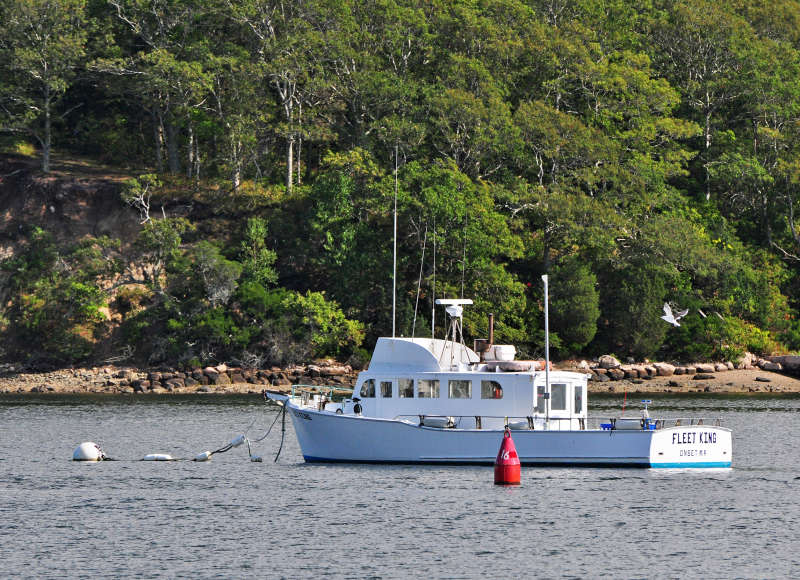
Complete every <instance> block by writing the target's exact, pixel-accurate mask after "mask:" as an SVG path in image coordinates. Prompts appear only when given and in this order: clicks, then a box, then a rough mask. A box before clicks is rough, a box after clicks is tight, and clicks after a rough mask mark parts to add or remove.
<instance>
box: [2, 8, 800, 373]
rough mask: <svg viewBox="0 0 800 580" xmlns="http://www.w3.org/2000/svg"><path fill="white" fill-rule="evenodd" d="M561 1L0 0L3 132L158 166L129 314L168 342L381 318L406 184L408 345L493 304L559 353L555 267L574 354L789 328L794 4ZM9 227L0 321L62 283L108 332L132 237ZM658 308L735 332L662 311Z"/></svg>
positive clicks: (684, 349) (295, 337) (133, 193)
mask: <svg viewBox="0 0 800 580" xmlns="http://www.w3.org/2000/svg"><path fill="white" fill-rule="evenodd" d="M557 4H558V5H557V6H556V5H555V4H552V3H543V2H533V3H526V2H523V1H521V0H486V1H482V2H457V3H452V2H451V3H446V2H445V3H441V2H440V3H436V2H434V3H425V4H424V5H423V4H419V5H417V4H408V3H405V4H404V3H400V4H397V3H392V2H388V3H386V2H377V3H374V2H373V3H363V2H361V3H358V2H352V1H350V0H345V1H343V2H338V3H331V2H324V1H321V0H311V1H308V2H300V3H297V2H295V3H288V4H286V5H285V6H282V9H281V10H277V11H276V10H273V9H272V8H274V7H272V6H271V5H268V4H265V3H263V2H256V1H251V0H235V1H232V2H228V3H226V4H225V5H224V6H222V5H220V4H219V3H215V2H210V3H209V2H198V1H197V0H186V1H180V2H178V1H171V0H170V1H164V2H158V3H155V4H153V3H149V2H145V1H143V0H131V1H128V2H120V3H116V2H114V3H113V7H112V8H113V9H112V10H108V6H107V5H105V4H103V3H102V2H101V3H96V2H95V3H86V2H85V1H84V0H53V1H49V2H44V1H43V0H11V1H10V2H6V4H3V5H2V7H0V128H2V130H3V131H4V132H5V133H7V134H10V135H11V136H12V137H13V138H14V139H17V137H18V136H24V137H26V138H28V139H31V138H32V139H34V140H36V142H38V146H39V149H40V150H41V151H42V152H43V153H44V152H45V151H49V137H48V136H47V135H48V134H49V133H48V131H50V130H52V132H53V135H54V138H55V142H56V143H63V144H70V145H71V146H72V147H74V148H75V150H76V151H79V152H92V153H93V154H96V155H98V156H100V157H102V158H103V159H111V160H117V162H118V163H120V164H125V165H127V166H128V167H138V168H144V169H141V170H138V171H137V173H136V175H138V176H137V177H136V178H135V179H132V180H130V181H129V182H127V183H126V184H125V185H124V186H123V188H122V192H121V196H122V199H123V201H124V202H125V203H128V204H130V205H132V206H133V207H134V208H136V209H137V210H138V211H139V212H140V221H141V222H142V225H143V227H142V231H141V233H140V235H139V236H138V239H137V240H136V241H135V243H134V246H133V250H134V253H135V254H136V255H135V262H136V264H135V267H134V268H133V269H132V272H133V273H134V274H135V275H133V276H132V277H133V278H135V279H134V280H132V281H133V282H138V283H140V284H139V285H138V286H135V288H139V289H140V290H141V291H133V290H130V291H127V290H125V291H123V290H118V291H117V295H116V301H115V302H114V304H113V305H115V308H118V313H119V314H122V315H123V321H124V322H123V331H124V332H123V334H124V335H125V336H128V337H129V338H130V340H133V341H136V343H137V352H150V353H152V360H169V359H170V357H172V359H175V358H180V357H183V358H185V359H187V360H188V359H194V360H201V361H207V360H216V359H219V358H220V357H222V358H225V357H236V356H240V355H243V353H244V352H245V351H247V352H249V353H252V352H255V351H258V352H262V353H266V354H265V355H264V356H266V357H267V358H270V360H276V361H277V360H282V361H288V360H295V359H297V357H302V356H312V355H313V356H317V355H319V356H323V355H325V356H327V355H336V356H340V357H346V356H348V355H349V354H351V353H353V352H355V350H354V349H357V348H358V343H360V341H361V340H362V338H361V337H362V334H365V335H366V336H365V338H364V340H365V341H366V344H370V343H371V342H372V341H373V340H374V339H375V338H376V337H377V336H379V335H384V334H387V333H388V332H389V330H390V329H391V328H392V324H393V321H392V320H391V303H392V295H391V293H392V279H391V272H392V267H393V262H394V260H393V255H392V236H393V230H394V227H393V226H394V219H393V209H394V189H395V178H396V179H397V181H396V183H397V190H398V191H397V194H398V195H397V225H398V234H399V235H398V240H397V241H398V254H397V257H398V260H397V273H398V276H397V285H398V287H397V299H398V303H397V326H398V329H399V333H400V334H405V335H409V334H411V333H412V332H413V333H415V334H417V335H420V334H421V333H422V332H421V329H422V328H425V333H426V334H427V329H428V328H429V326H430V312H431V310H432V308H433V304H432V302H433V300H434V299H435V298H439V297H443V296H447V297H455V296H464V297H468V298H472V299H474V301H475V304H474V306H473V308H470V309H467V311H466V313H465V321H464V322H465V329H466V331H467V334H472V335H473V336H482V335H484V333H485V324H486V315H487V314H488V313H489V312H493V313H494V314H495V315H496V319H497V328H496V332H497V336H498V340H503V341H509V342H515V343H517V344H518V345H519V346H520V350H521V351H522V352H527V353H535V352H537V351H538V352H541V349H542V346H543V345H542V343H543V337H542V330H541V326H542V324H541V323H542V307H543V304H542V295H541V288H540V283H539V281H538V280H539V276H540V275H541V274H542V273H550V274H551V276H552V284H551V292H552V296H553V303H552V304H551V311H552V312H553V330H554V336H553V345H554V348H555V349H557V350H558V351H559V352H561V353H562V354H567V353H570V354H573V353H575V354H577V353H578V352H579V351H582V350H583V351H587V352H591V353H600V352H603V351H605V352H617V353H620V354H621V355H631V356H636V357H645V356H653V355H656V354H657V355H659V356H686V357H699V358H710V357H716V356H722V355H723V353H724V352H732V351H731V349H733V350H736V349H742V348H750V347H752V348H753V349H755V350H759V351H760V352H766V350H767V349H770V348H775V349H780V348H781V345H780V344H779V343H777V342H776V337H781V338H782V339H783V340H785V341H786V344H787V345H789V346H793V347H795V348H797V347H800V339H798V338H797V336H798V332H797V329H796V326H797V325H796V324H795V322H794V321H795V320H796V318H797V310H798V307H800V302H798V299H797V298H796V296H797V295H798V292H797V289H798V288H800V284H798V281H800V275H798V274H800V270H799V269H798V264H800V259H798V257H799V256H800V235H798V232H800V221H798V219H799V218H798V217H797V216H798V215H800V212H798V211H797V208H798V207H800V187H798V185H799V184H800V163H798V161H797V159H799V158H800V126H798V123H797V119H798V116H799V115H800V64H798V63H800V49H798V46H800V34H798V32H797V26H796V25H795V24H796V23H797V22H800V10H798V8H797V6H796V5H795V3H791V2H772V3H770V2H763V1H756V0H741V1H736V2H730V1H725V2H721V3H720V2H716V3H714V2H710V0H696V1H695V0H669V1H663V2H656V3H644V4H642V3H635V2H632V1H631V0H614V1H612V2H603V3H601V2H595V1H591V0H587V1H579V2H561V3H557ZM221 7H222V8H224V9H220V8H221ZM40 33H42V34H40ZM45 33H46V34H45ZM41 39H47V42H46V43H43V42H42V41H41ZM78 72H80V74H77V73H78ZM43 157H44V155H43ZM395 164H397V167H398V170H397V174H396V175H395ZM156 195H157V196H158V197H157V200H158V202H159V204H160V205H161V206H162V207H163V208H164V213H161V211H159V212H158V215H152V216H151V215H150V212H151V199H152V198H153V197H154V196H156ZM170 208H172V210H173V211H172V212H170V211H169V210H170ZM178 208H180V209H178ZM153 213H154V214H156V212H155V211H154V212H153ZM165 214H166V215H184V216H187V217H183V218H175V217H169V218H167V217H164V216H165ZM190 220H192V221H190ZM199 221H204V223H203V224H200V227H198V229H197V230H195V226H196V225H198V224H197V223H194V222H199ZM231 224H233V225H231ZM241 224H243V225H244V227H241ZM267 224H269V227H268V225H267ZM194 231H199V232H201V234H198V235H197V236H195V235H194ZM7 234H8V237H9V238H10V239H11V242H12V244H15V243H17V242H24V243H22V246H23V247H22V251H21V253H18V254H17V255H16V256H15V257H14V258H12V259H10V260H7V261H6V262H5V263H4V265H3V270H4V273H5V275H6V277H7V281H6V282H4V288H3V291H4V292H7V296H8V301H7V302H8V303H9V305H8V307H7V308H6V309H5V311H4V312H3V313H2V320H4V321H7V322H6V323H5V326H6V327H7V328H8V329H10V330H11V331H12V332H16V331H15V330H14V329H15V328H16V326H15V324H17V322H18V321H22V322H24V323H20V324H21V325H20V326H19V328H20V329H22V330H20V332H23V331H25V330H24V329H25V328H41V329H42V331H45V330H47V329H46V328H45V326H44V325H45V321H44V318H45V317H44V314H42V313H44V312H45V311H46V308H49V307H50V305H49V302H50V301H52V302H54V304H57V305H58V304H60V305H61V306H59V307H58V308H61V309H66V310H69V309H68V308H67V307H66V305H67V304H68V303H74V305H75V312H77V313H79V314H77V315H76V316H77V318H75V319H74V320H73V321H72V322H70V323H68V324H67V327H69V328H73V329H77V328H79V327H80V328H84V329H90V330H91V332H89V330H85V331H84V330H75V332H76V333H77V335H80V336H85V337H89V336H90V335H92V334H93V333H94V334H96V333H97V332H101V327H102V326H103V324H102V323H100V322H96V318H95V315H94V313H93V310H92V308H93V305H97V304H100V303H101V302H102V300H101V299H100V298H99V297H98V296H93V295H91V293H90V292H88V290H87V289H88V288H99V287H101V286H102V285H103V284H108V281H109V280H110V279H111V278H112V277H113V276H115V275H116V274H118V273H119V272H120V270H121V267H120V263H119V262H118V260H117V258H118V257H119V251H120V248H119V246H117V245H116V244H112V243H111V242H110V241H108V240H99V239H98V240H90V241H89V242H87V243H86V244H82V245H80V244H76V245H75V246H74V247H69V248H68V247H65V246H64V245H59V244H57V243H56V242H55V241H54V239H53V238H52V236H49V234H47V233H46V232H44V231H42V230H32V231H29V232H25V231H23V232H13V231H12V229H9V232H7ZM15 236H19V238H20V239H19V240H17V239H16V238H15ZM434 246H435V248H436V270H435V275H434V269H433V261H432V257H433V249H434ZM423 249H424V254H425V256H424V260H423V259H422V257H423ZM126 250H127V246H126ZM65 265H66V266H68V267H65ZM54 268H56V269H57V271H58V276H56V275H55V274H53V273H52V272H53V269H54ZM142 273H143V276H142ZM129 274H130V272H129ZM595 276H596V279H597V280H596V281H597V283H596V284H595V280H594V277H595ZM62 278H63V280H62ZM434 278H435V287H434ZM114 280H115V282H117V281H119V278H114ZM279 281H280V283H281V284H282V285H284V286H285V287H279ZM418 283H419V293H418V289H417V284H418ZM4 296H5V294H4ZM666 301H669V302H671V303H673V304H674V305H676V307H680V308H684V307H691V308H692V309H693V310H696V309H697V308H701V309H704V310H709V311H717V312H719V313H720V314H721V315H722V316H724V318H725V320H726V321H732V322H730V323H729V324H728V325H727V326H720V327H716V326H713V325H712V323H711V322H708V321H706V322H702V320H701V319H700V317H698V316H694V317H687V318H686V324H685V325H682V326H681V327H680V328H678V329H675V328H671V327H669V326H667V325H666V323H664V322H663V321H662V320H661V319H660V318H659V316H660V313H661V308H662V305H663V303H664V302H666ZM53 308H56V307H55V306H53ZM23 315H24V316H23ZM48 315H49V314H48ZM355 320H358V321H360V323H361V324H362V325H363V326H358V324H356V323H355V322H354V321H355ZM438 320H439V323H440V326H441V322H442V319H441V317H438ZM717 320H719V319H717ZM70 324H72V326H69V325H70ZM714 324H716V323H714ZM26 325H27V326H26ZM37 325H38V326H37ZM65 328H66V327H65ZM595 328H596V331H595ZM412 329H413V330H412ZM436 330H437V332H440V331H441V328H440V327H437V329H436ZM26 332H27V331H26ZM70 332H72V331H70ZM62 335H63V336H62V338H63V337H65V336H68V335H69V333H68V332H67V330H64V331H63V332H62ZM148 341H149V344H148ZM67 342H68V341H67V340H66V339H63V340H62V341H61V343H60V344H62V346H59V347H57V348H61V349H62V350H63V348H64V347H63V345H65V344H66V343H67ZM77 342H79V341H77V340H76V344H77ZM54 348H56V347H54ZM726 349H727V350H726ZM84 350H85V349H84ZM362 354H363V353H362ZM65 356H67V357H69V356H73V355H71V354H67V355H65ZM143 356H144V355H143ZM359 356H360V355H359ZM361 358H363V356H362V357H361Z"/></svg>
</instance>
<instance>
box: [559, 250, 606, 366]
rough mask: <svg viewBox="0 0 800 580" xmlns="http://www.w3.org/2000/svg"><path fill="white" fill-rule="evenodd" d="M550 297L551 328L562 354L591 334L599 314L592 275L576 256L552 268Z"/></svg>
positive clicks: (586, 341) (589, 338) (574, 350)
mask: <svg viewBox="0 0 800 580" xmlns="http://www.w3.org/2000/svg"><path fill="white" fill-rule="evenodd" d="M551 279H552V284H553V293H552V296H551V301H550V312H551V317H550V320H551V327H550V328H551V330H552V331H553V332H555V333H556V334H557V335H558V337H559V339H560V342H561V346H560V348H559V349H558V350H559V352H563V354H573V353H578V352H580V351H581V350H582V349H583V348H584V347H585V346H586V345H587V344H589V343H590V342H591V341H592V339H593V338H594V335H595V333H596V332H597V319H598V317H599V316H600V308H599V295H598V292H597V290H596V288H595V286H596V284H597V278H596V276H595V275H594V274H593V273H592V272H590V271H589V269H588V268H587V267H586V266H584V265H582V264H580V263H578V262H577V261H576V260H567V261H565V262H564V263H562V264H559V266H558V267H557V268H554V269H553V273H552V276H551Z"/></svg>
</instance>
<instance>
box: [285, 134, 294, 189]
mask: <svg viewBox="0 0 800 580" xmlns="http://www.w3.org/2000/svg"><path fill="white" fill-rule="evenodd" d="M293 169H294V134H291V133H290V134H289V135H288V137H287V141H286V191H287V192H291V191H292V185H293V183H292V182H293V178H294V176H293V175H292V171H293Z"/></svg>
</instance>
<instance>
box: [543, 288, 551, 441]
mask: <svg viewBox="0 0 800 580" xmlns="http://www.w3.org/2000/svg"><path fill="white" fill-rule="evenodd" d="M542 282H544V398H545V422H546V423H547V428H548V429H549V428H550V320H549V317H548V308H547V302H548V296H547V274H544V275H543V276H542Z"/></svg>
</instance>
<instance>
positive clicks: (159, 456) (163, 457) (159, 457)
mask: <svg viewBox="0 0 800 580" xmlns="http://www.w3.org/2000/svg"><path fill="white" fill-rule="evenodd" d="M142 461H175V459H174V458H173V457H172V455H170V454H169V453H150V454H149V455H145V456H144V457H143V458H142Z"/></svg>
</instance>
